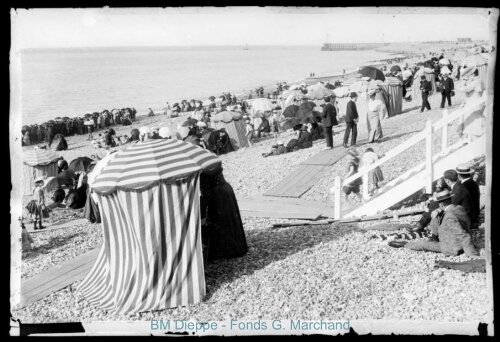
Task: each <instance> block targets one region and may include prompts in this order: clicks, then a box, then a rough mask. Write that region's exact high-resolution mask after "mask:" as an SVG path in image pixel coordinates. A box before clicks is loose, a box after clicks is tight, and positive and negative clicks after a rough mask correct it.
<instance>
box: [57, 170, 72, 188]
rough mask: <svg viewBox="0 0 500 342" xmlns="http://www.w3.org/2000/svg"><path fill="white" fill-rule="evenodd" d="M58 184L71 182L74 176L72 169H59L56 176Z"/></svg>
mask: <svg viewBox="0 0 500 342" xmlns="http://www.w3.org/2000/svg"><path fill="white" fill-rule="evenodd" d="M56 178H57V181H58V182H59V185H64V184H73V179H74V178H76V174H75V172H74V171H73V170H70V169H66V170H64V171H61V172H59V173H58V174H57V176H56Z"/></svg>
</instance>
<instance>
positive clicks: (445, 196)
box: [433, 189, 454, 202]
mask: <svg viewBox="0 0 500 342" xmlns="http://www.w3.org/2000/svg"><path fill="white" fill-rule="evenodd" d="M452 196H454V194H452V193H451V192H450V190H448V189H446V190H443V191H440V192H438V193H437V194H436V195H435V196H434V197H433V201H434V202H441V201H444V200H446V199H448V198H451V197H452Z"/></svg>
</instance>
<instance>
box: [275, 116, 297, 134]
mask: <svg viewBox="0 0 500 342" xmlns="http://www.w3.org/2000/svg"><path fill="white" fill-rule="evenodd" d="M298 124H300V119H298V118H289V119H287V120H285V121H283V122H282V123H280V126H281V129H282V130H284V131H286V130H287V129H292V128H293V127H294V126H296V125H298Z"/></svg>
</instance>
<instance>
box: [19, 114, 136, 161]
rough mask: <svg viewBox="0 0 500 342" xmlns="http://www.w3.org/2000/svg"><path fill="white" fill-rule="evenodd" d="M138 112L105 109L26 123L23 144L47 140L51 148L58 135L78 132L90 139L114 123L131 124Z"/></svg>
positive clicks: (63, 135)
mask: <svg viewBox="0 0 500 342" xmlns="http://www.w3.org/2000/svg"><path fill="white" fill-rule="evenodd" d="M136 114H137V111H136V110H135V108H123V109H113V110H111V111H108V110H107V109H105V110H103V111H102V112H101V113H99V112H94V113H92V114H90V113H88V114H85V115H82V116H80V117H75V118H69V117H62V118H61V117H56V118H54V120H49V121H47V122H44V123H42V124H32V125H25V126H23V127H22V129H21V134H22V135H23V139H22V145H23V146H29V145H36V144H41V143H44V142H46V143H48V146H49V148H50V147H51V145H52V143H53V142H54V139H56V138H57V135H59V136H60V137H67V136H70V135H76V134H78V135H84V134H89V140H90V139H91V137H92V133H93V132H97V131H99V130H106V129H107V128H108V127H111V126H114V125H124V126H128V125H131V124H132V121H133V120H135V116H136ZM63 150H64V149H63ZM58 151H59V150H58Z"/></svg>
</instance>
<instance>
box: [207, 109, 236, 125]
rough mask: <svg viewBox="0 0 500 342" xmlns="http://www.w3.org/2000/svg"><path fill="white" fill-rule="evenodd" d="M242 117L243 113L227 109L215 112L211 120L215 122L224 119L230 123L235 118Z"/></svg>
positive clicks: (223, 120)
mask: <svg viewBox="0 0 500 342" xmlns="http://www.w3.org/2000/svg"><path fill="white" fill-rule="evenodd" d="M241 118H242V115H241V113H236V112H230V111H225V112H221V113H217V114H215V115H214V116H212V117H211V120H212V121H213V122H217V121H222V122H226V123H228V122H231V121H233V120H239V119H241Z"/></svg>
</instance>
